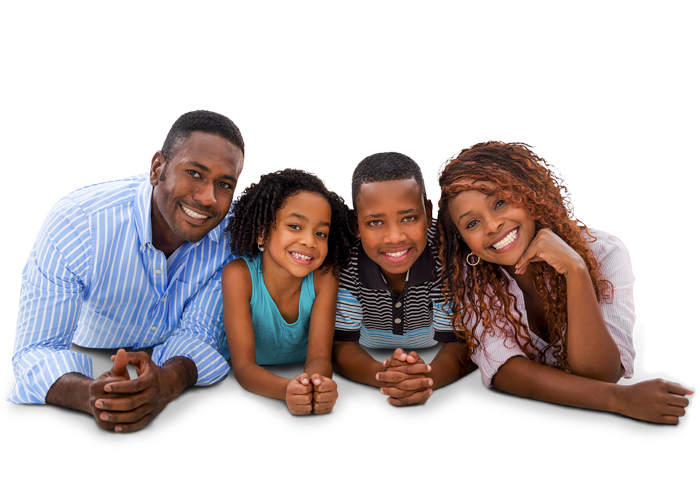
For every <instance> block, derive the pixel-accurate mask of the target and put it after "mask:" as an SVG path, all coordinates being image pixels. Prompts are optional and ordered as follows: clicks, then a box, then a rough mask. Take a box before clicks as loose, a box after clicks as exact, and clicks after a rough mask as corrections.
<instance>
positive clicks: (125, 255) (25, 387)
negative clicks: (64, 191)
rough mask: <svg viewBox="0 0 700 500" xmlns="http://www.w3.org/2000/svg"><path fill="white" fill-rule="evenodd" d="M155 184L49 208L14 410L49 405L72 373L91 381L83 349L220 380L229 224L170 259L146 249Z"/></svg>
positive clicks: (23, 311)
mask: <svg viewBox="0 0 700 500" xmlns="http://www.w3.org/2000/svg"><path fill="white" fill-rule="evenodd" d="M151 195H152V186H151V184H150V183H149V181H148V175H147V174H143V175H139V176H136V177H131V178H128V179H123V180H119V181H113V182H106V183H102V184H96V185H94V186H88V187H86V188H82V189H79V190H77V191H75V192H73V193H71V194H69V195H68V196H66V197H64V198H63V199H61V200H60V201H59V202H58V203H57V204H56V206H54V208H53V209H52V210H51V212H50V213H49V216H48V217H47V219H46V221H45V222H44V225H43V226H42V228H41V230H40V232H39V236H38V237H37V240H36V242H35V243H34V246H33V248H32V251H31V254H30V255H29V260H28V262H27V264H26V266H25V268H24V272H23V274H22V291H21V296H20V309H19V316H18V319H17V337H16V339H15V349H14V352H15V353H14V356H13V357H12V367H13V369H14V373H15V378H16V380H17V385H16V387H15V390H14V391H13V392H12V394H10V396H9V397H8V401H11V402H13V403H45V402H46V393H47V392H48V391H49V389H50V388H51V386H52V385H53V383H54V382H55V381H56V380H58V379H59V378H60V377H61V376H63V375H65V374H66V373H70V372H77V373H81V374H83V375H85V376H87V377H91V378H92V376H93V374H92V361H91V359H90V358H89V357H88V356H86V355H85V354H81V353H78V352H74V351H70V350H69V348H70V345H71V342H74V343H76V344H78V345H81V346H84V347H93V348H108V349H116V348H119V347H131V348H134V349H142V348H146V347H153V354H152V359H153V361H154V362H155V363H156V364H158V365H159V366H162V365H163V364H164V363H165V362H166V361H168V360H169V359H171V358H173V357H175V356H185V357H188V358H190V359H191V360H192V361H194V363H195V364H196V366H197V385H209V384H213V383H214V382H217V381H219V380H221V379H223V378H224V377H225V376H226V374H227V373H228V371H229V367H228V364H227V363H226V361H225V360H224V358H223V357H222V356H221V355H220V354H219V352H218V350H217V339H218V336H219V331H220V330H221V329H222V328H223V320H222V307H223V305H222V300H221V270H222V268H223V266H224V265H225V264H226V263H228V262H229V261H230V260H231V255H230V251H229V248H228V245H227V244H226V238H225V235H224V227H225V223H226V220H224V221H223V222H222V223H221V224H220V225H219V226H217V227H216V228H214V229H213V230H212V231H210V232H209V234H208V235H207V236H205V237H204V238H203V239H202V240H200V241H198V242H197V243H185V244H184V245H183V246H181V247H180V248H179V249H178V250H176V251H175V253H173V254H172V255H171V256H170V258H169V259H166V258H165V255H164V254H163V253H162V252H161V251H160V250H157V249H155V248H154V247H153V244H152V242H151Z"/></svg>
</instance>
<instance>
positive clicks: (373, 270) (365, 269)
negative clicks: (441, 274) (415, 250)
mask: <svg viewBox="0 0 700 500" xmlns="http://www.w3.org/2000/svg"><path fill="white" fill-rule="evenodd" d="M357 274H358V277H359V279H360V283H361V284H362V286H364V287H365V288H370V289H374V290H391V289H390V288H389V285H387V283H386V280H385V279H384V276H382V271H381V268H380V267H379V264H377V263H376V262H374V261H373V260H372V259H370V258H369V256H368V255H367V254H366V253H365V250H364V248H362V242H360V244H359V248H358V250H357ZM435 276H436V274H435V259H434V258H433V252H432V249H431V248H430V244H427V245H425V250H423V253H422V254H420V257H418V260H416V261H415V262H414V263H413V265H412V266H411V268H410V269H409V270H408V273H407V276H406V285H408V286H415V285H420V284H421V283H425V282H427V281H434V280H435Z"/></svg>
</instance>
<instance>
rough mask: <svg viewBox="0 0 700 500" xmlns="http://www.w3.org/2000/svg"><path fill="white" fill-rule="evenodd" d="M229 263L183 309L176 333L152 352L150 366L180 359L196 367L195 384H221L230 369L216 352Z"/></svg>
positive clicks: (222, 326)
mask: <svg viewBox="0 0 700 500" xmlns="http://www.w3.org/2000/svg"><path fill="white" fill-rule="evenodd" d="M226 264H228V260H227V261H226V262H225V263H224V264H223V265H222V266H221V267H220V268H219V270H218V271H217V272H216V273H215V274H214V275H213V276H212V277H211V278H210V279H209V281H207V283H206V284H205V285H204V286H203V287H202V288H201V289H200V290H199V292H197V293H196V294H195V295H194V297H192V298H191V299H190V300H189V302H188V303H187V305H186V306H185V309H184V311H183V312H182V316H181V318H180V322H179V323H178V326H177V329H176V330H175V333H174V334H173V335H172V336H171V337H170V338H169V339H168V340H166V341H165V343H163V344H161V345H159V346H157V347H155V348H154V349H153V354H152V356H151V357H152V359H153V362H154V363H156V364H157V365H159V366H163V365H164V364H165V363H166V362H167V361H168V360H169V359H172V358H175V357H178V356H182V357H186V358H189V359H191V360H192V361H193V362H194V364H195V365H196V366H197V383H196V384H195V385H211V384H214V383H216V382H218V381H220V380H223V379H224V378H225V377H226V375H228V372H229V371H230V368H229V366H228V363H227V362H226V360H225V359H224V357H223V356H222V355H221V353H220V352H219V350H218V339H219V338H220V336H221V332H223V329H224V321H223V299H222V295H221V272H222V271H223V268H224V266H225V265H226Z"/></svg>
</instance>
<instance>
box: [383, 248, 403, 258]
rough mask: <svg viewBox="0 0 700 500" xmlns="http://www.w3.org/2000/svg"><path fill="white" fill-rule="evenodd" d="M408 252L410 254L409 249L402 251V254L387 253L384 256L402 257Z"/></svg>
mask: <svg viewBox="0 0 700 500" xmlns="http://www.w3.org/2000/svg"><path fill="white" fill-rule="evenodd" d="M406 252H408V249H406V250H401V251H400V252H395V253H389V252H385V253H384V255H388V256H389V257H401V256H402V255H403V254H405V253H406Z"/></svg>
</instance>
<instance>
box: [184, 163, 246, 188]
mask: <svg viewBox="0 0 700 500" xmlns="http://www.w3.org/2000/svg"><path fill="white" fill-rule="evenodd" d="M189 164H190V165H192V166H193V167H197V168H198V169H200V170H204V171H205V172H206V173H208V174H210V173H211V169H210V168H209V167H207V166H206V165H202V164H201V163H199V162H198V161H191V162H189ZM221 178H222V179H226V180H228V181H231V182H232V183H233V184H237V183H238V179H236V178H235V177H234V176H232V175H228V174H224V175H222V176H221Z"/></svg>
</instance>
